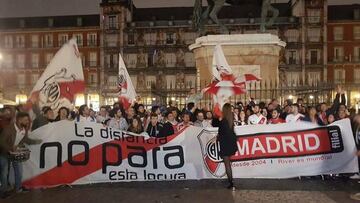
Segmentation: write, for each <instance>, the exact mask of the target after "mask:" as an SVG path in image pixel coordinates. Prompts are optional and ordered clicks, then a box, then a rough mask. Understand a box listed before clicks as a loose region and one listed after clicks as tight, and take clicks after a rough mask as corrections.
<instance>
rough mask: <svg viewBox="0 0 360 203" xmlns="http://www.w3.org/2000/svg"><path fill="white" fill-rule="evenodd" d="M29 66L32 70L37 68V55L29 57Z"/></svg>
mask: <svg viewBox="0 0 360 203" xmlns="http://www.w3.org/2000/svg"><path fill="white" fill-rule="evenodd" d="M31 64H32V67H33V68H39V54H32V55H31Z"/></svg>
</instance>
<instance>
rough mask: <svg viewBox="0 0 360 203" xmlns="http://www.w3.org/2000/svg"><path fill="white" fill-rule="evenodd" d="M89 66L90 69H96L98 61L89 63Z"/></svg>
mask: <svg viewBox="0 0 360 203" xmlns="http://www.w3.org/2000/svg"><path fill="white" fill-rule="evenodd" d="M88 65H89V66H90V67H96V66H97V61H89V62H88Z"/></svg>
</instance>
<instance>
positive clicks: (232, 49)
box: [189, 34, 286, 88]
mask: <svg viewBox="0 0 360 203" xmlns="http://www.w3.org/2000/svg"><path fill="white" fill-rule="evenodd" d="M216 44H221V46H222V49H223V51H224V55H225V57H226V60H227V62H228V64H229V65H230V66H231V68H232V70H233V72H234V74H235V75H238V74H245V73H252V74H255V75H257V76H260V77H261V78H262V84H265V83H266V84H270V82H271V83H272V84H277V83H278V78H279V74H278V73H279V70H278V66H279V54H280V50H281V49H283V48H284V47H285V45H286V43H285V42H283V41H281V40H280V39H279V37H278V36H276V35H272V34H235V35H208V36H204V37H199V38H197V39H196V41H195V43H194V44H192V45H190V46H189V49H190V50H191V51H193V52H194V55H195V62H196V69H197V74H198V75H197V76H198V77H197V78H198V81H197V86H198V88H203V86H204V85H206V84H209V82H210V81H211V79H212V73H211V71H212V68H211V66H212V61H213V51H214V46H215V45H216Z"/></svg>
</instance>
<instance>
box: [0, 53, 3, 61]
mask: <svg viewBox="0 0 360 203" xmlns="http://www.w3.org/2000/svg"><path fill="white" fill-rule="evenodd" d="M2 60H3V55H2V53H0V61H2Z"/></svg>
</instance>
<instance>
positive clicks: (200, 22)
mask: <svg viewBox="0 0 360 203" xmlns="http://www.w3.org/2000/svg"><path fill="white" fill-rule="evenodd" d="M207 3H208V6H207V7H206V9H205V11H204V12H202V0H195V4H194V11H193V16H194V17H193V26H194V28H195V29H196V30H197V32H198V33H199V34H200V35H201V36H203V35H205V33H206V30H205V22H206V20H209V19H210V20H212V21H213V22H214V23H216V24H217V25H219V26H220V33H222V34H229V30H228V28H227V27H226V26H225V25H224V24H223V23H221V22H220V20H219V19H218V14H219V12H220V10H221V8H222V7H223V6H224V4H225V3H228V4H230V5H241V4H245V3H248V4H256V5H259V6H261V24H260V31H261V32H265V31H266V27H269V26H271V25H273V23H274V21H275V19H276V18H277V17H278V16H279V11H278V10H277V9H276V8H274V7H273V6H272V5H271V0H207ZM269 11H270V12H271V13H272V15H271V18H270V19H269V20H268V21H267V22H266V20H267V19H266V18H267V15H268V12H269Z"/></svg>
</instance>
